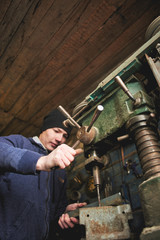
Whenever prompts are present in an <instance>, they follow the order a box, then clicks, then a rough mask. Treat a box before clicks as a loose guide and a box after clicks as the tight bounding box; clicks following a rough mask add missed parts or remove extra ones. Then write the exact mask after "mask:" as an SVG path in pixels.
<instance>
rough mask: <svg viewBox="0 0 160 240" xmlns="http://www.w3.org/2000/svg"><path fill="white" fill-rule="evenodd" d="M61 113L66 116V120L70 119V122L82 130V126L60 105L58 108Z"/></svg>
mask: <svg viewBox="0 0 160 240" xmlns="http://www.w3.org/2000/svg"><path fill="white" fill-rule="evenodd" d="M58 109H59V111H60V112H61V113H62V114H63V115H64V116H66V118H68V119H69V120H70V122H71V123H72V124H73V125H74V126H75V127H77V128H78V129H80V128H81V126H80V125H79V124H78V123H77V122H76V121H75V120H74V119H73V118H72V117H71V116H70V114H69V113H68V112H67V111H66V110H65V109H64V108H63V107H62V106H61V105H60V106H59V107H58Z"/></svg>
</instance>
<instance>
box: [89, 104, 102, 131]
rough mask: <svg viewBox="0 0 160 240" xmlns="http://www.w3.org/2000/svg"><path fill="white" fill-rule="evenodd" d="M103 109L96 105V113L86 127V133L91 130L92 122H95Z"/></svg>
mask: <svg viewBox="0 0 160 240" xmlns="http://www.w3.org/2000/svg"><path fill="white" fill-rule="evenodd" d="M103 109H104V107H103V106H102V105H98V106H97V108H96V111H95V113H94V115H93V117H92V120H91V123H90V124H89V126H88V129H87V132H89V131H90V130H91V127H92V126H93V124H94V122H95V121H96V120H97V118H98V117H99V115H100V114H101V112H102V111H103Z"/></svg>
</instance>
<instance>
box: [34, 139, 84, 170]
mask: <svg viewBox="0 0 160 240" xmlns="http://www.w3.org/2000/svg"><path fill="white" fill-rule="evenodd" d="M81 152H82V149H76V150H75V149H73V148H71V147H69V146H68V145H66V144H62V145H60V146H58V147H57V148H56V149H55V150H53V151H52V152H51V153H50V154H48V155H47V156H43V157H40V158H39V159H38V161H37V165H36V170H43V171H48V172H49V171H51V169H52V168H53V167H56V166H57V167H59V168H61V169H63V168H65V167H68V166H69V165H70V164H71V162H72V161H73V160H74V157H75V156H76V155H78V154H80V153H81Z"/></svg>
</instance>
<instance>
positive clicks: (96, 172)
mask: <svg viewBox="0 0 160 240" xmlns="http://www.w3.org/2000/svg"><path fill="white" fill-rule="evenodd" d="M93 179H94V185H95V186H96V189H97V197H98V205H99V206H101V198H100V185H101V178H100V171H99V167H98V166H94V167H93Z"/></svg>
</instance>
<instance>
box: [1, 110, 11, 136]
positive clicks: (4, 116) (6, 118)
mask: <svg viewBox="0 0 160 240" xmlns="http://www.w3.org/2000/svg"><path fill="white" fill-rule="evenodd" d="M12 119H13V115H11V114H9V113H6V112H4V111H3V110H2V109H0V132H2V131H3V130H4V128H5V127H6V125H8V124H9V123H10V122H11V121H12Z"/></svg>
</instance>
